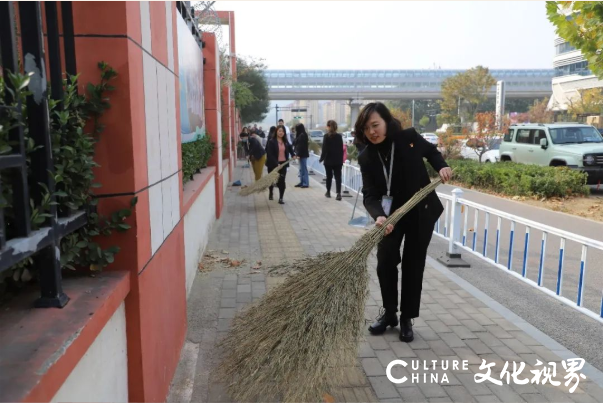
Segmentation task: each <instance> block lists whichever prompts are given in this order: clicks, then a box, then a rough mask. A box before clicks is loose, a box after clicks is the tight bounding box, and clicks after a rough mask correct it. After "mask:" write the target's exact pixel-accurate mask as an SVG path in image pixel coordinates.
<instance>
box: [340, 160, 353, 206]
mask: <svg viewBox="0 0 603 403" xmlns="http://www.w3.org/2000/svg"><path fill="white" fill-rule="evenodd" d="M351 167H352V166H351V165H350V160H345V164H343V167H342V171H343V172H342V173H341V197H352V195H351V194H350V191H349V190H348V189H349V186H348V181H349V180H350V168H351Z"/></svg>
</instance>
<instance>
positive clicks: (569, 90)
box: [548, 38, 603, 112]
mask: <svg viewBox="0 0 603 403" xmlns="http://www.w3.org/2000/svg"><path fill="white" fill-rule="evenodd" d="M553 67H554V68H555V77H554V78H553V84H552V86H553V88H552V89H553V95H552V96H551V99H550V100H549V104H548V108H549V109H551V110H553V111H559V112H562V111H566V110H567V109H568V107H569V106H570V101H571V100H572V99H575V98H576V97H577V96H578V95H579V93H578V90H582V89H590V88H603V81H602V80H599V79H598V78H597V77H596V76H595V75H594V74H593V73H592V72H591V71H590V70H589V68H588V61H587V60H585V59H584V56H582V53H581V52H580V51H579V50H577V49H576V48H574V47H573V46H572V45H570V44H569V43H568V42H567V41H565V40H564V39H562V38H557V39H555V57H554V58H553Z"/></svg>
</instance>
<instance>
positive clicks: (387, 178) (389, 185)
mask: <svg viewBox="0 0 603 403" xmlns="http://www.w3.org/2000/svg"><path fill="white" fill-rule="evenodd" d="M377 155H378V156H379V159H380V160H381V165H383V175H385V182H387V197H389V192H390V189H391V188H392V170H393V169H394V144H393V143H392V155H391V161H390V162H389V175H388V174H387V171H386V170H385V162H383V158H381V153H380V152H377Z"/></svg>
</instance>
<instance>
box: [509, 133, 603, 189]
mask: <svg viewBox="0 0 603 403" xmlns="http://www.w3.org/2000/svg"><path fill="white" fill-rule="evenodd" d="M500 159H501V161H513V162H519V163H523V164H536V165H543V166H567V167H569V168H572V169H577V170H580V171H583V172H586V173H587V175H588V180H587V183H588V184H589V185H591V184H597V183H599V181H601V180H603V135H601V133H600V132H599V130H597V129H596V128H595V127H593V126H590V125H585V124H579V123H550V124H542V123H532V124H521V125H513V126H510V127H509V132H508V133H507V134H506V135H505V137H504V141H503V142H502V144H501V146H500Z"/></svg>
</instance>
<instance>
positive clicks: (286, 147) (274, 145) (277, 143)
mask: <svg viewBox="0 0 603 403" xmlns="http://www.w3.org/2000/svg"><path fill="white" fill-rule="evenodd" d="M293 157H295V152H294V151H293V147H292V146H291V144H289V141H288V140H287V132H286V131H285V126H282V125H279V126H277V128H276V136H275V137H274V138H272V139H270V140H269V141H268V143H267V144H266V167H267V168H268V173H270V172H272V171H273V170H274V169H275V168H276V167H277V166H278V165H279V164H282V163H283V162H285V161H287V160H289V159H290V158H293ZM287 167H288V166H284V167H282V168H281V170H280V176H279V178H278V183H277V184H276V186H277V187H278V192H279V198H278V203H279V204H285V202H284V201H283V196H284V195H285V187H286V186H285V177H286V176H287ZM273 188H274V187H273V186H270V188H268V189H269V191H270V193H269V194H268V199H269V200H272V198H273V196H272V190H273Z"/></svg>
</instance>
